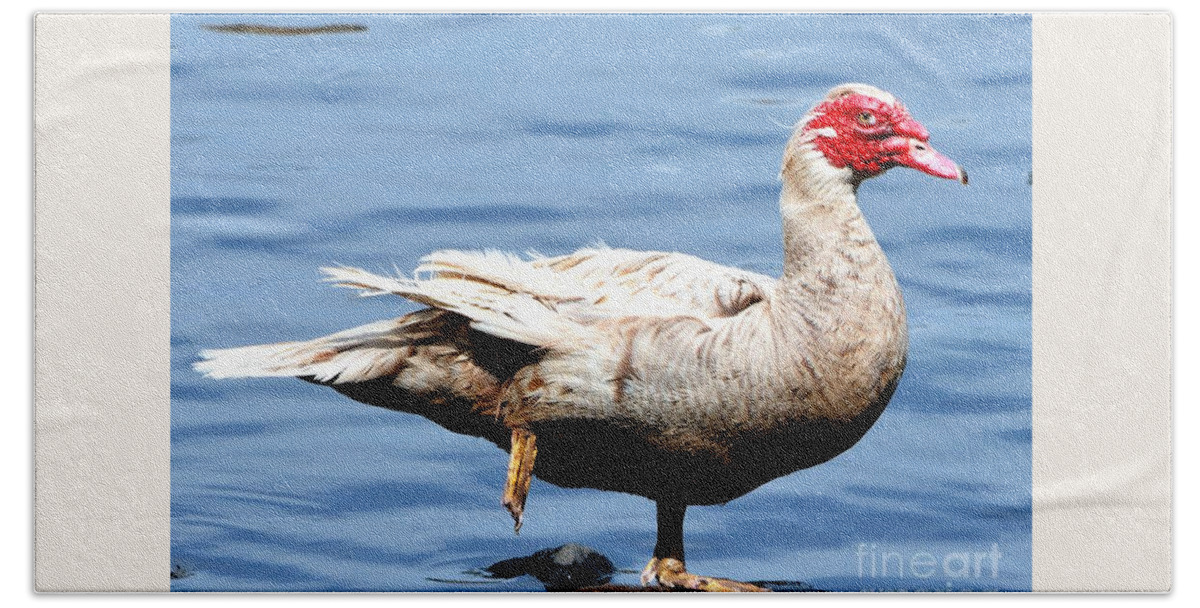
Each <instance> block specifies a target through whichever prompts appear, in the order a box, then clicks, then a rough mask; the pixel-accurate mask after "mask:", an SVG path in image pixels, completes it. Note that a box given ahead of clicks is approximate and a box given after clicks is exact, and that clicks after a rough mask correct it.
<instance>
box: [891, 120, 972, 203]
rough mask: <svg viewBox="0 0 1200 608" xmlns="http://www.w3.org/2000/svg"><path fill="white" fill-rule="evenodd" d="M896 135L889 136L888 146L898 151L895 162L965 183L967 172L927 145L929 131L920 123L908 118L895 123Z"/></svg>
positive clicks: (935, 175)
mask: <svg viewBox="0 0 1200 608" xmlns="http://www.w3.org/2000/svg"><path fill="white" fill-rule="evenodd" d="M895 132H896V136H894V137H891V138H889V140H888V142H887V143H888V146H887V147H889V148H891V149H893V150H895V151H896V152H898V153H899V155H898V156H897V157H896V162H898V163H900V164H901V165H904V166H905V167H911V168H913V169H916V170H917V171H921V172H924V173H928V174H930V175H932V176H934V177H943V178H946V179H953V180H957V181H958V182H959V183H961V184H962V185H964V186H965V185H967V172H966V171H965V170H963V168H962V167H959V166H958V163H956V162H954V161H952V160H950V158H949V157H947V156H946V155H944V154H942V153H941V152H938V151H937V150H934V149H933V148H932V147H930V145H929V131H928V130H926V129H925V127H924V126H923V125H921V123H919V122H917V121H915V120H913V119H912V118H908V119H907V120H904V121H902V122H901V123H900V124H898V125H896V131H895Z"/></svg>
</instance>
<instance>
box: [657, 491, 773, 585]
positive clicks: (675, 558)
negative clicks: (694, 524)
mask: <svg viewBox="0 0 1200 608" xmlns="http://www.w3.org/2000/svg"><path fill="white" fill-rule="evenodd" d="M657 506H658V542H656V543H655V545H654V557H653V558H651V559H650V563H649V564H646V568H645V569H644V570H642V584H643V585H646V586H649V585H654V584H657V585H661V586H663V587H671V588H673V589H687V590H692V591H768V590H767V589H763V588H762V587H758V586H756V585H751V584H749V583H741V582H738V581H731V580H729V579H725V578H714V577H711V576H700V575H697V574H692V573H691V572H688V571H687V568H686V567H685V566H684V559H683V517H684V515H685V514H686V513H687V505H677V504H671V503H667V502H662V501H659V502H658V503H657Z"/></svg>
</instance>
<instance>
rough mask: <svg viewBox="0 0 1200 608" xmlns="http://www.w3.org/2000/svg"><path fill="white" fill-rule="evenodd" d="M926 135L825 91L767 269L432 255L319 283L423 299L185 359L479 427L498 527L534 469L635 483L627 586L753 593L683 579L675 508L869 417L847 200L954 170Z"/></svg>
mask: <svg viewBox="0 0 1200 608" xmlns="http://www.w3.org/2000/svg"><path fill="white" fill-rule="evenodd" d="M928 141H929V133H928V131H926V130H925V128H924V127H922V126H921V125H920V124H919V123H918V122H916V121H915V120H914V119H913V118H912V117H911V116H910V115H909V113H908V112H907V110H906V109H905V108H904V106H902V105H901V104H900V102H899V101H897V100H896V99H895V98H894V97H893V96H892V95H891V94H889V93H887V92H884V91H881V90H879V89H876V88H874V87H870V86H867V85H862V84H845V85H841V86H838V87H835V88H834V89H833V90H832V91H830V92H829V94H828V96H826V98H825V99H824V100H822V101H821V102H820V103H818V104H817V105H816V106H815V107H814V108H813V109H812V110H811V111H809V112H808V114H807V115H806V116H805V117H804V119H803V120H801V121H800V123H799V124H798V125H797V127H796V129H795V133H794V135H793V136H792V138H791V140H790V141H789V142H788V145H787V149H786V151H785V154H784V160H783V168H782V172H781V176H782V180H783V192H782V196H781V199H780V208H781V211H782V214H783V234H784V238H783V276H782V277H781V278H779V279H773V278H770V277H766V276H762V275H759V274H754V273H750V272H746V271H742V270H738V269H735V268H728V267H725V266H720V265H717V264H714V263H712V262H706V261H704V260H701V259H698V258H695V257H692V256H689V255H684V254H680V253H660V252H637V251H628V250H622V249H604V248H593V249H583V250H580V251H577V252H575V253H573V254H570V255H566V256H562V257H555V258H541V257H534V258H533V259H522V258H520V257H516V256H511V255H506V254H501V253H495V252H487V253H475V252H463V251H440V252H436V253H433V254H431V255H429V256H428V257H426V258H424V259H423V260H422V263H421V265H420V266H419V267H418V268H417V273H416V278H413V279H407V278H398V277H388V276H379V275H375V274H371V273H368V272H365V271H362V270H358V269H354V268H345V267H342V268H327V269H325V272H326V273H327V274H328V276H329V280H331V281H333V282H335V283H336V284H338V285H340V286H344V287H350V288H354V289H358V290H361V292H362V294H363V295H387V294H391V295H397V296H401V297H404V298H408V299H410V300H413V301H416V302H419V303H421V304H424V305H425V306H428V308H426V309H424V310H421V311H418V312H415V313H412V314H410V315H407V316H404V317H401V318H398V319H393V320H388V321H380V322H378V323H373V324H370V325H365V326H362V327H357V328H354V329H350V330H347V331H344V332H341V333H337V334H333V335H330V336H326V337H323V338H317V339H314V340H309V341H306V342H285V343H280V344H270V345H263V346H248V347H242V348H233V349H227V350H210V351H204V352H203V353H201V356H202V357H203V358H204V360H203V361H201V362H199V363H197V364H196V369H197V370H199V371H201V372H204V373H205V374H207V375H208V376H210V377H213V378H231V377H244V376H287V377H297V378H301V379H304V380H308V381H311V382H315V383H318V384H323V385H327V386H330V387H332V388H334V389H335V390H337V391H339V392H341V393H344V394H345V395H347V396H349V397H351V398H353V399H356V400H358V401H362V402H364V403H368V404H371V405H376V406H381V407H386V408H390V409H394V410H399V411H403V412H410V413H414V414H419V415H421V416H425V417H426V418H429V419H430V420H432V421H434V422H436V423H438V424H439V425H441V426H443V427H445V428H447V429H449V430H451V431H454V432H456V433H463V434H467V435H473V436H478V437H484V438H487V439H489V440H491V441H492V442H493V443H495V444H496V445H498V446H500V447H501V448H502V449H508V450H509V451H510V454H511V455H510V459H509V469H508V480H507V483H506V487H505V489H504V498H503V501H502V502H503V504H504V505H505V506H506V507H507V508H508V509H509V511H510V512H511V513H512V515H513V518H514V519H515V521H516V526H517V528H518V529H519V528H520V526H521V521H522V513H523V510H524V504H525V498H526V495H527V493H528V491H529V484H530V480H531V476H532V475H533V474H535V473H536V474H537V476H538V477H540V478H542V479H543V480H545V481H548V482H550V483H553V484H556V485H559V486H563V487H588V488H600V489H605V490H614V491H618V492H629V493H632V494H638V495H641V496H645V497H647V498H650V499H652V500H654V501H656V503H657V507H658V542H657V544H656V546H655V548H654V554H653V558H652V559H651V560H650V563H649V564H648V565H647V566H646V569H645V571H644V572H643V575H642V581H643V583H644V584H647V585H653V584H657V585H662V586H666V587H679V588H688V589H705V590H727V591H730V590H731V591H751V590H759V589H758V588H757V587H755V586H753V585H748V584H745V583H739V582H736V581H731V580H726V579H719V578H713V577H706V576H699V575H695V574H692V573H689V572H687V571H686V569H685V567H684V551H683V519H684V513H685V511H686V509H687V507H688V506H689V505H711V504H718V503H724V502H727V501H729V500H732V499H734V498H737V497H739V496H741V495H743V494H745V493H747V492H749V491H751V490H753V489H754V488H756V487H758V486H760V485H762V484H764V483H766V482H768V481H770V480H772V479H775V478H777V477H780V476H783V475H787V474H789V473H792V472H794V471H797V470H800V469H804V468H807V467H811V466H813V465H817V464H820V463H822V462H825V461H827V460H829V459H831V458H833V457H834V456H836V455H838V454H840V453H841V452H843V451H845V450H847V449H849V448H850V447H851V446H853V445H854V444H855V443H856V442H857V441H858V440H859V439H860V438H861V437H862V436H863V434H864V433H866V432H867V430H868V429H869V428H870V427H871V425H872V424H873V423H874V422H875V420H876V419H877V418H878V417H879V415H880V413H882V411H883V409H884V407H885V406H886V405H887V402H888V400H889V399H890V397H891V395H892V392H893V391H894V390H895V389H896V385H897V382H898V381H899V380H900V375H901V373H902V372H903V370H904V365H905V357H906V353H907V349H908V331H907V324H906V321H905V312H904V301H903V299H902V297H901V294H900V289H899V288H898V286H897V284H896V279H895V276H894V275H893V274H892V269H891V267H890V266H889V265H888V262H887V259H886V258H885V257H884V253H883V251H882V249H880V247H879V244H878V242H876V240H875V237H874V235H873V234H872V233H871V229H870V228H869V227H868V226H867V222H866V220H865V219H864V218H863V216H862V213H861V212H860V211H859V208H858V205H857V202H856V199H855V192H856V191H857V189H858V186H859V184H860V183H861V182H862V181H863V180H865V179H867V178H869V177H874V176H876V175H879V174H881V173H883V172H884V171H886V170H887V169H889V168H891V167H896V166H905V167H911V168H914V169H917V170H920V171H923V172H925V173H928V174H930V175H934V176H937V177H943V178H948V179H955V180H958V181H960V182H962V183H963V184H966V183H967V175H966V173H965V172H964V171H963V170H962V169H960V168H959V167H958V166H957V165H956V164H955V163H954V162H953V161H951V160H950V159H949V158H947V157H945V156H943V155H942V154H940V153H938V152H936V151H934V150H933V149H932V148H930V147H929V144H928Z"/></svg>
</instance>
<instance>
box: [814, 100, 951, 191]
mask: <svg viewBox="0 0 1200 608" xmlns="http://www.w3.org/2000/svg"><path fill="white" fill-rule="evenodd" d="M814 111H815V112H816V113H817V116H816V117H815V118H813V119H812V120H810V121H809V122H808V124H806V125H805V127H804V130H805V131H815V130H817V129H833V131H834V132H836V133H837V135H836V136H834V135H832V134H830V133H819V134H818V135H817V136H816V138H815V139H814V140H813V143H814V144H815V145H816V147H817V149H818V150H820V151H821V153H822V154H824V155H825V159H826V160H828V161H829V164H831V165H833V166H834V167H838V168H842V167H850V168H851V169H853V170H854V172H855V173H857V174H859V175H861V176H862V177H863V178H867V177H874V176H876V175H879V174H880V173H883V172H884V171H886V170H888V169H890V168H892V167H896V166H903V167H911V168H913V169H916V170H918V171H923V172H925V173H928V174H930V175H933V176H935V177H942V178H946V179H953V180H958V181H960V182H962V183H963V184H966V183H967V173H966V171H963V170H962V169H961V168H960V167H959V166H958V165H957V164H956V163H955V162H954V161H952V160H950V159H949V158H947V157H946V156H945V155H943V154H941V153H940V152H938V151H936V150H934V149H933V148H931V147H930V146H929V131H928V130H926V129H925V127H923V126H921V123H919V122H917V121H916V120H915V119H913V117H912V116H911V115H909V113H908V110H906V109H905V108H904V106H903V105H902V104H901V103H900V102H898V101H897V102H896V104H895V105H890V104H888V103H886V102H884V101H883V100H880V99H876V98H875V97H871V96H869V95H862V94H857V93H852V94H849V95H843V96H842V97H838V98H837V99H833V100H830V101H826V102H824V103H822V104H821V105H819V106H817V108H816V109H815V110H814Z"/></svg>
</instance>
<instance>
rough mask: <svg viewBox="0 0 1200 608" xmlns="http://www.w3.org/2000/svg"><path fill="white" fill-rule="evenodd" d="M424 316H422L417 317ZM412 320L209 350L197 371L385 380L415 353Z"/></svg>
mask: <svg viewBox="0 0 1200 608" xmlns="http://www.w3.org/2000/svg"><path fill="white" fill-rule="evenodd" d="M417 314H420V313H417ZM412 324H413V320H412V319H410V318H409V317H406V318H405V319H400V320H389V321H380V322H377V323H371V324H369V325H363V326H361V327H356V328H354V329H350V330H347V331H344V332H340V333H336V334H333V335H330V336H326V337H323V338H317V339H315V340H309V341H306V342H281V343H278V344H261V345H256V346H242V347H238V348H227V349H214V350H204V351H201V352H200V357H201V359H202V360H201V361H198V362H196V363H195V364H194V365H193V368H194V369H195V370H196V371H198V372H200V373H202V374H204V375H205V376H208V377H210V378H259V377H304V378H312V379H313V380H316V381H317V382H323V383H330V384H342V383H346V382H363V381H367V380H373V379H375V378H379V377H382V376H384V375H387V374H389V373H395V370H396V369H398V368H399V367H400V366H402V365H403V364H404V362H405V360H406V359H407V357H408V356H409V354H410V350H411V349H409V348H406V344H408V343H411V340H412V335H411V334H408V333H406V332H405V331H404V329H405V327H406V326H411V325H412Z"/></svg>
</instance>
